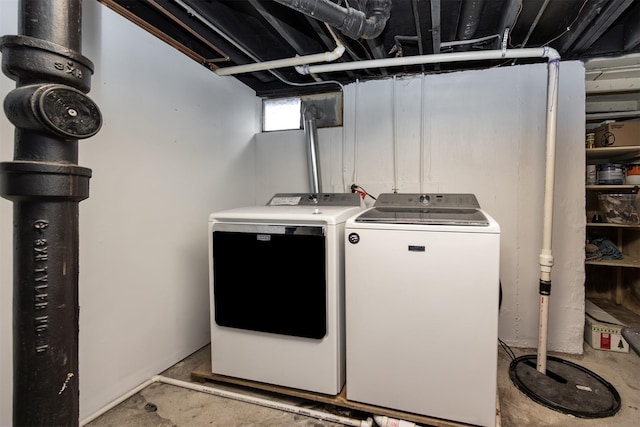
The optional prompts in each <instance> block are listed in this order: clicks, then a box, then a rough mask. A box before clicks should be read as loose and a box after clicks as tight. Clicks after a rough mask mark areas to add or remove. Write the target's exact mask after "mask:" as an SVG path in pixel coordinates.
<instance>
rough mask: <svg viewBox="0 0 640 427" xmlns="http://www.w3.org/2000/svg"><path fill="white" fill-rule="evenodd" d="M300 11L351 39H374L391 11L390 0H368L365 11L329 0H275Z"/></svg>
mask: <svg viewBox="0 0 640 427" xmlns="http://www.w3.org/2000/svg"><path fill="white" fill-rule="evenodd" d="M275 1H276V2H278V3H280V4H283V5H285V6H288V7H290V8H292V9H294V10H297V11H298V12H300V13H303V14H305V15H307V16H310V17H312V18H315V19H318V20H320V21H322V22H325V23H327V24H329V25H331V26H332V27H335V28H337V29H338V30H340V31H341V32H342V34H344V35H345V36H347V37H350V38H352V39H359V38H363V39H374V38H376V37H378V36H379V35H380V34H381V33H382V31H383V30H384V27H385V25H386V24H387V20H388V19H389V16H390V13H391V0H369V3H368V4H367V7H366V9H367V12H368V13H369V14H370V16H369V17H367V15H365V13H364V12H362V11H360V10H357V9H354V8H351V7H346V8H344V7H342V6H339V5H337V4H335V3H333V2H331V1H329V0H275Z"/></svg>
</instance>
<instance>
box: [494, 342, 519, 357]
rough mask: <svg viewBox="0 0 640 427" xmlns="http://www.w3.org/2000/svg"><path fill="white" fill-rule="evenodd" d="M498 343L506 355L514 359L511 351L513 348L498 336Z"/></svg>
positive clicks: (514, 355)
mask: <svg viewBox="0 0 640 427" xmlns="http://www.w3.org/2000/svg"><path fill="white" fill-rule="evenodd" d="M498 343H499V344H500V347H502V349H503V350H504V352H505V353H507V355H508V356H509V357H510V358H511V360H516V354H515V353H514V352H513V350H512V349H511V347H509V346H508V345H507V343H506V342H504V341H502V340H501V339H500V338H498Z"/></svg>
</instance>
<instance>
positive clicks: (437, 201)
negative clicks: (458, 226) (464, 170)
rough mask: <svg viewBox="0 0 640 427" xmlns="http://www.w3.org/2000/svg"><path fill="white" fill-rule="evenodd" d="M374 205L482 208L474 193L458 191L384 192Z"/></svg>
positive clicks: (390, 206) (388, 206) (389, 206)
mask: <svg viewBox="0 0 640 427" xmlns="http://www.w3.org/2000/svg"><path fill="white" fill-rule="evenodd" d="M374 206H375V207H387V208H416V207H427V206H428V207H430V208H460V209H480V204H479V203H478V199H476V196H475V195H474V194H458V193H429V194H427V193H382V194H380V195H379V196H378V200H376V203H375V205H374Z"/></svg>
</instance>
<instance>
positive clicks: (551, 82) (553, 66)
mask: <svg viewBox="0 0 640 427" xmlns="http://www.w3.org/2000/svg"><path fill="white" fill-rule="evenodd" d="M559 68H560V58H552V59H551V60H550V61H549V64H548V65H547V70H548V73H547V124H546V128H547V133H546V151H547V158H546V171H545V181H544V214H543V228H542V250H541V252H540V281H541V282H545V283H549V286H551V267H552V266H553V255H552V253H551V238H552V236H553V193H554V182H555V164H556V127H557V123H558V81H559ZM550 291H551V289H549V294H550ZM548 323H549V295H548V294H546V295H545V294H543V293H541V295H540V322H539V330H538V355H537V370H538V372H540V373H543V374H545V373H546V372H547V332H548Z"/></svg>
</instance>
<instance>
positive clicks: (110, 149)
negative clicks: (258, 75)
mask: <svg viewBox="0 0 640 427" xmlns="http://www.w3.org/2000/svg"><path fill="white" fill-rule="evenodd" d="M83 7H84V19H83V27H84V29H83V35H84V40H83V52H82V53H83V54H84V55H85V56H87V57H88V58H89V59H90V60H92V61H93V62H94V63H95V66H96V73H95V74H94V76H93V80H92V91H91V92H90V94H89V95H90V97H91V98H92V99H94V100H95V101H96V103H97V104H98V106H99V107H100V109H101V111H102V114H103V116H104V125H103V127H102V129H101V131H100V132H99V133H98V135H96V136H95V137H93V138H90V139H88V140H86V141H83V142H81V143H80V161H79V164H80V165H81V166H85V167H89V168H91V169H92V170H93V178H92V179H91V183H90V186H91V193H90V198H89V199H87V200H85V201H83V202H81V204H80V285H79V286H80V341H79V343H80V355H79V357H80V372H79V377H80V416H81V418H84V417H86V416H87V415H90V414H91V413H93V412H95V411H96V410H97V409H99V408H101V407H102V406H104V405H105V404H107V403H108V402H110V401H111V400H113V399H114V398H116V397H118V396H119V395H121V394H123V393H124V392H126V391H128V390H130V389H131V388H133V387H134V386H136V385H138V384H139V383H141V382H143V381H144V380H146V379H148V378H149V377H150V376H152V375H155V374H158V373H159V372H161V371H162V370H164V369H165V368H167V367H169V366H171V365H172V364H174V363H175V362H177V361H178V360H180V359H182V358H183V357H185V356H187V355H189V354H190V353H192V352H193V351H195V350H197V349H199V348H201V347H202V346H203V345H205V344H207V343H208V342H209V306H208V271H207V269H208V267H207V266H208V264H207V238H206V229H207V228H206V227H207V219H208V215H209V213H211V212H214V211H216V210H220V209H226V208H229V207H235V206H242V205H248V204H253V203H254V200H255V199H254V197H255V196H254V183H255V182H256V178H255V163H254V156H255V152H254V143H253V136H254V134H255V132H256V126H257V125H258V123H259V120H258V117H259V115H258V113H259V101H258V99H257V98H256V97H255V93H254V92H253V91H252V90H249V89H248V88H247V87H246V86H243V85H242V84H240V83H239V82H238V81H236V80H235V79H233V78H221V77H217V76H216V75H215V74H213V73H212V72H210V71H208V70H207V69H206V68H204V67H202V66H201V65H199V64H197V63H196V62H194V61H192V60H191V59H188V58H187V57H186V56H184V55H183V54H181V53H179V52H178V51H176V50H175V49H173V48H171V47H170V46H168V45H166V44H165V43H163V42H161V41H159V40H157V39H156V38H154V37H153V36H151V35H149V34H148V33H146V32H145V31H143V30H141V29H139V28H138V27H137V26H135V25H134V24H132V23H131V22H129V21H127V20H125V19H124V18H122V17H120V16H118V15H116V14H114V13H113V12H111V11H110V10H109V9H107V8H106V7H104V6H102V5H100V4H99V3H98V2H94V1H85V2H83ZM16 32H17V1H7V0H2V1H0V34H16ZM14 85H15V83H14V82H13V81H12V80H10V79H8V78H6V77H5V76H2V77H0V98H1V99H4V97H5V95H6V94H7V93H8V92H9V91H10V90H11V89H12V88H13V87H14ZM0 126H1V128H0V135H1V145H0V158H1V160H2V161H8V160H11V159H12V158H13V127H12V125H11V124H10V123H8V121H7V120H6V117H5V116H4V114H2V115H1V117H0ZM0 214H1V215H2V218H1V221H0V266H1V270H2V271H1V275H0V383H1V384H3V387H2V390H0V425H2V426H4V425H11V400H12V397H11V395H12V388H11V383H12V346H11V340H12V339H11V336H12V328H11V322H12V320H11V318H12V314H11V313H12V308H11V298H12V297H11V295H12V279H11V265H12V264H11V263H12V261H11V258H12V253H11V239H12V237H11V236H12V230H11V203H10V202H8V201H6V200H4V199H2V200H1V201H0Z"/></svg>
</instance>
